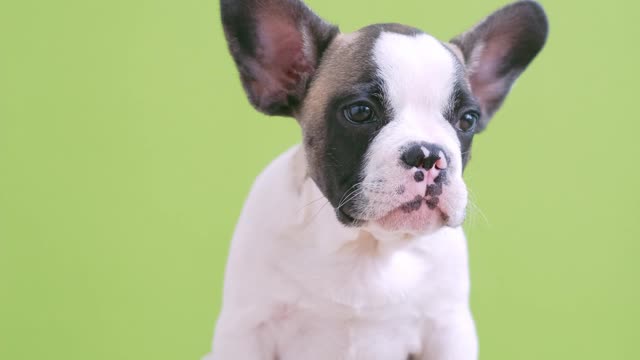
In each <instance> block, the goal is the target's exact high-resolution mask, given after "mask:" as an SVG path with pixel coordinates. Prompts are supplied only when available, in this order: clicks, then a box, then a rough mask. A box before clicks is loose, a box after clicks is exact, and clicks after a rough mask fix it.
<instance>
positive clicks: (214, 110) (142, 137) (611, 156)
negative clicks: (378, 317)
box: [0, 0, 640, 360]
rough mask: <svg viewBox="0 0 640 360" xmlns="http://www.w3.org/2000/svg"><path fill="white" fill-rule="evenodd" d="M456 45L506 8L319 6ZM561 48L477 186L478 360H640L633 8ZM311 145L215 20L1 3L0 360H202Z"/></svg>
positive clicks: (563, 41) (553, 38)
mask: <svg viewBox="0 0 640 360" xmlns="http://www.w3.org/2000/svg"><path fill="white" fill-rule="evenodd" d="M308 3H309V4H310V5H311V7H313V8H314V9H315V10H316V11H317V12H318V13H320V14H321V15H322V16H324V17H325V18H326V19H328V20H330V21H332V22H335V23H337V24H340V25H341V27H342V29H343V30H345V31H351V30H355V29H357V28H359V27H361V26H363V25H366V24H369V23H372V22H401V23H406V24H411V25H414V26H417V27H420V28H422V29H425V30H427V31H429V32H430V33H432V34H433V35H435V36H437V37H439V38H441V39H447V38H450V37H452V36H454V35H456V34H457V33H458V32H460V31H462V30H464V29H466V28H467V27H469V26H471V25H472V24H473V23H475V21H476V20H478V19H479V18H480V17H482V16H484V15H486V14H488V13H489V12H490V11H492V10H493V9H495V8H497V7H499V6H501V5H503V4H504V3H505V1H499V0H486V1H485V0H483V1H477V0H461V1H426V0H398V1H379V0H350V1H345V0H309V1H308ZM543 4H544V5H545V7H546V9H547V11H548V13H549V18H550V24H551V32H550V37H549V42H548V45H547V47H546V49H545V50H544V51H543V52H542V54H541V56H540V57H539V58H538V59H537V60H536V61H535V62H534V63H533V65H532V66H531V67H530V68H529V70H528V71H527V72H525V74H524V75H523V77H522V78H521V79H520V81H519V82H518V83H517V85H516V87H515V88H514V91H513V92H512V93H511V95H510V97H509V98H508V99H507V102H506V104H505V105H504V107H503V109H502V110H501V111H500V112H499V114H498V115H497V116H496V118H495V119H494V120H493V122H492V123H491V125H490V127H489V129H488V131H487V132H485V133H483V134H482V135H480V136H478V137H477V140H476V144H475V151H474V157H473V160H472V162H471V164H470V166H469V168H468V169H467V172H466V175H465V177H466V179H467V181H468V184H469V187H470V188H471V190H472V200H473V202H474V204H475V206H474V207H473V209H474V210H473V211H472V213H471V216H470V218H469V220H468V221H467V223H466V229H467V233H468V237H469V243H470V251H471V267H472V280H473V295H472V305H473V310H474V313H475V316H476V319H477V324H478V329H479V335H480V341H481V354H482V359H490V360H496V359H509V360H513V359H522V360H527V359H531V360H539V359H581V360H587V359H594V360H595V359H638V358H640V347H638V344H637V341H638V337H639V331H638V322H640V290H639V283H640V281H639V279H638V277H639V275H640V265H639V264H638V260H637V259H638V253H639V252H640V245H639V244H640V230H639V229H638V219H637V216H638V214H639V213H640V195H639V191H638V185H640V171H639V170H638V166H637V158H638V156H640V150H639V149H638V146H636V145H635V142H636V141H637V136H638V135H637V134H638V131H640V125H639V124H640V122H639V121H638V113H639V112H638V108H637V105H638V91H637V85H638V83H639V80H640V79H639V77H638V55H640V51H639V50H638V46H637V39H638V35H640V30H639V28H638V26H637V25H636V24H637V22H636V21H637V14H638V11H640V6H639V5H637V4H638V3H637V2H632V1H624V0H611V1H607V2H601V1H597V2H596V1H577V0H563V1H550V0H549V1H544V2H543ZM299 139H300V134H299V130H298V128H297V126H296V124H295V122H294V121H293V120H290V119H283V118H266V117H265V116H262V115H259V114H258V113H256V112H254V111H253V110H252V109H251V108H250V106H249V105H248V103H247V101H246V100H245V98H244V94H243V92H242V90H241V87H240V84H239V81H238V80H237V78H236V69H235V68H234V66H233V63H232V61H231V59H230V57H229V56H228V54H227V50H226V47H225V43H224V41H223V37H222V33H221V27H220V23H219V15H218V4H217V1H216V0H180V1H178V0H174V1H164V0H128V1H124V0H111V1H88V0H78V1H72V0H59V1H44V0H42V1H32V0H20V1H9V0H7V1H3V2H2V3H1V4H0V359H6V360H22V359H60V360H63V359H64V360H76V359H77V360H80V359H82V360H86V359H105V360H107V359H109V360H113V359H137V360H139V359H154V360H159V359H197V358H199V356H201V355H202V354H204V353H205V352H207V350H208V348H209V344H210V339H211V336H212V332H213V325H214V320H215V318H216V316H217V313H218V311H219V307H220V296H221V294H220V291H221V286H222V277H223V268H224V262H225V257H226V253H227V249H228V245H229V239H230V237H231V234H232V231H233V227H234V223H235V220H236V218H237V216H238V214H239V211H240V209H241V206H242V202H243V200H244V198H245V196H246V194H247V191H248V189H249V186H250V184H251V182H252V180H253V179H254V177H255V176H256V175H257V174H258V173H259V172H260V171H261V169H262V168H263V167H264V166H265V165H266V164H267V163H268V162H269V161H270V159H272V158H274V157H275V156H276V154H278V153H280V152H282V151H283V150H285V149H286V148H288V147H289V146H291V145H292V144H294V143H296V142H298V141H299Z"/></svg>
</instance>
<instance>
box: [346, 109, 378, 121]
mask: <svg viewBox="0 0 640 360" xmlns="http://www.w3.org/2000/svg"><path fill="white" fill-rule="evenodd" d="M375 115H376V114H375V111H373V108H372V107H371V106H369V105H367V104H352V105H349V106H347V107H346V108H345V109H344V117H346V118H347V120H349V121H351V122H354V123H358V124H362V123H368V122H372V121H375Z"/></svg>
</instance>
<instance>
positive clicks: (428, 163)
mask: <svg viewBox="0 0 640 360" xmlns="http://www.w3.org/2000/svg"><path fill="white" fill-rule="evenodd" d="M439 160H440V156H438V155H430V156H427V157H426V158H425V159H424V161H423V162H422V167H423V168H424V169H425V170H429V169H431V168H432V167H433V165H435V164H436V163H437V162H438V161H439Z"/></svg>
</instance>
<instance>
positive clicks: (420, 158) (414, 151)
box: [400, 143, 445, 170]
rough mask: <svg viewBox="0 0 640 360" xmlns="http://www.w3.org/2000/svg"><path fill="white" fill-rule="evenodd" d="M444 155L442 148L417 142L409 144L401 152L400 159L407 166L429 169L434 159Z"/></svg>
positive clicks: (436, 159)
mask: <svg viewBox="0 0 640 360" xmlns="http://www.w3.org/2000/svg"><path fill="white" fill-rule="evenodd" d="M443 156H445V155H444V150H443V149H442V148H441V147H440V146H438V145H434V144H429V143H417V144H411V145H409V146H408V147H407V148H406V150H404V151H403V152H402V155H401V156H400V159H401V160H402V162H403V163H404V164H405V165H407V166H409V167H417V168H423V169H426V170H429V169H431V168H432V167H433V165H434V164H435V163H436V161H438V160H440V159H441V157H443Z"/></svg>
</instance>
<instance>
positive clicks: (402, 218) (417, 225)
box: [374, 200, 454, 234]
mask: <svg viewBox="0 0 640 360" xmlns="http://www.w3.org/2000/svg"><path fill="white" fill-rule="evenodd" d="M450 220H451V217H450V216H449V215H448V214H447V213H446V212H444V211H443V210H442V209H441V208H440V207H434V208H429V207H428V206H427V205H426V204H425V203H424V200H423V201H422V206H420V208H418V209H415V210H408V209H407V208H406V207H405V206H402V207H399V208H396V209H393V210H391V211H390V212H388V213H387V214H386V215H384V216H382V217H381V218H379V219H377V220H375V221H374V223H375V225H377V226H378V227H380V228H381V229H382V230H385V231H387V232H404V233H412V234H428V233H432V232H435V231H436V230H438V229H440V228H441V227H443V226H449V223H450ZM452 225H454V224H452Z"/></svg>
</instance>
